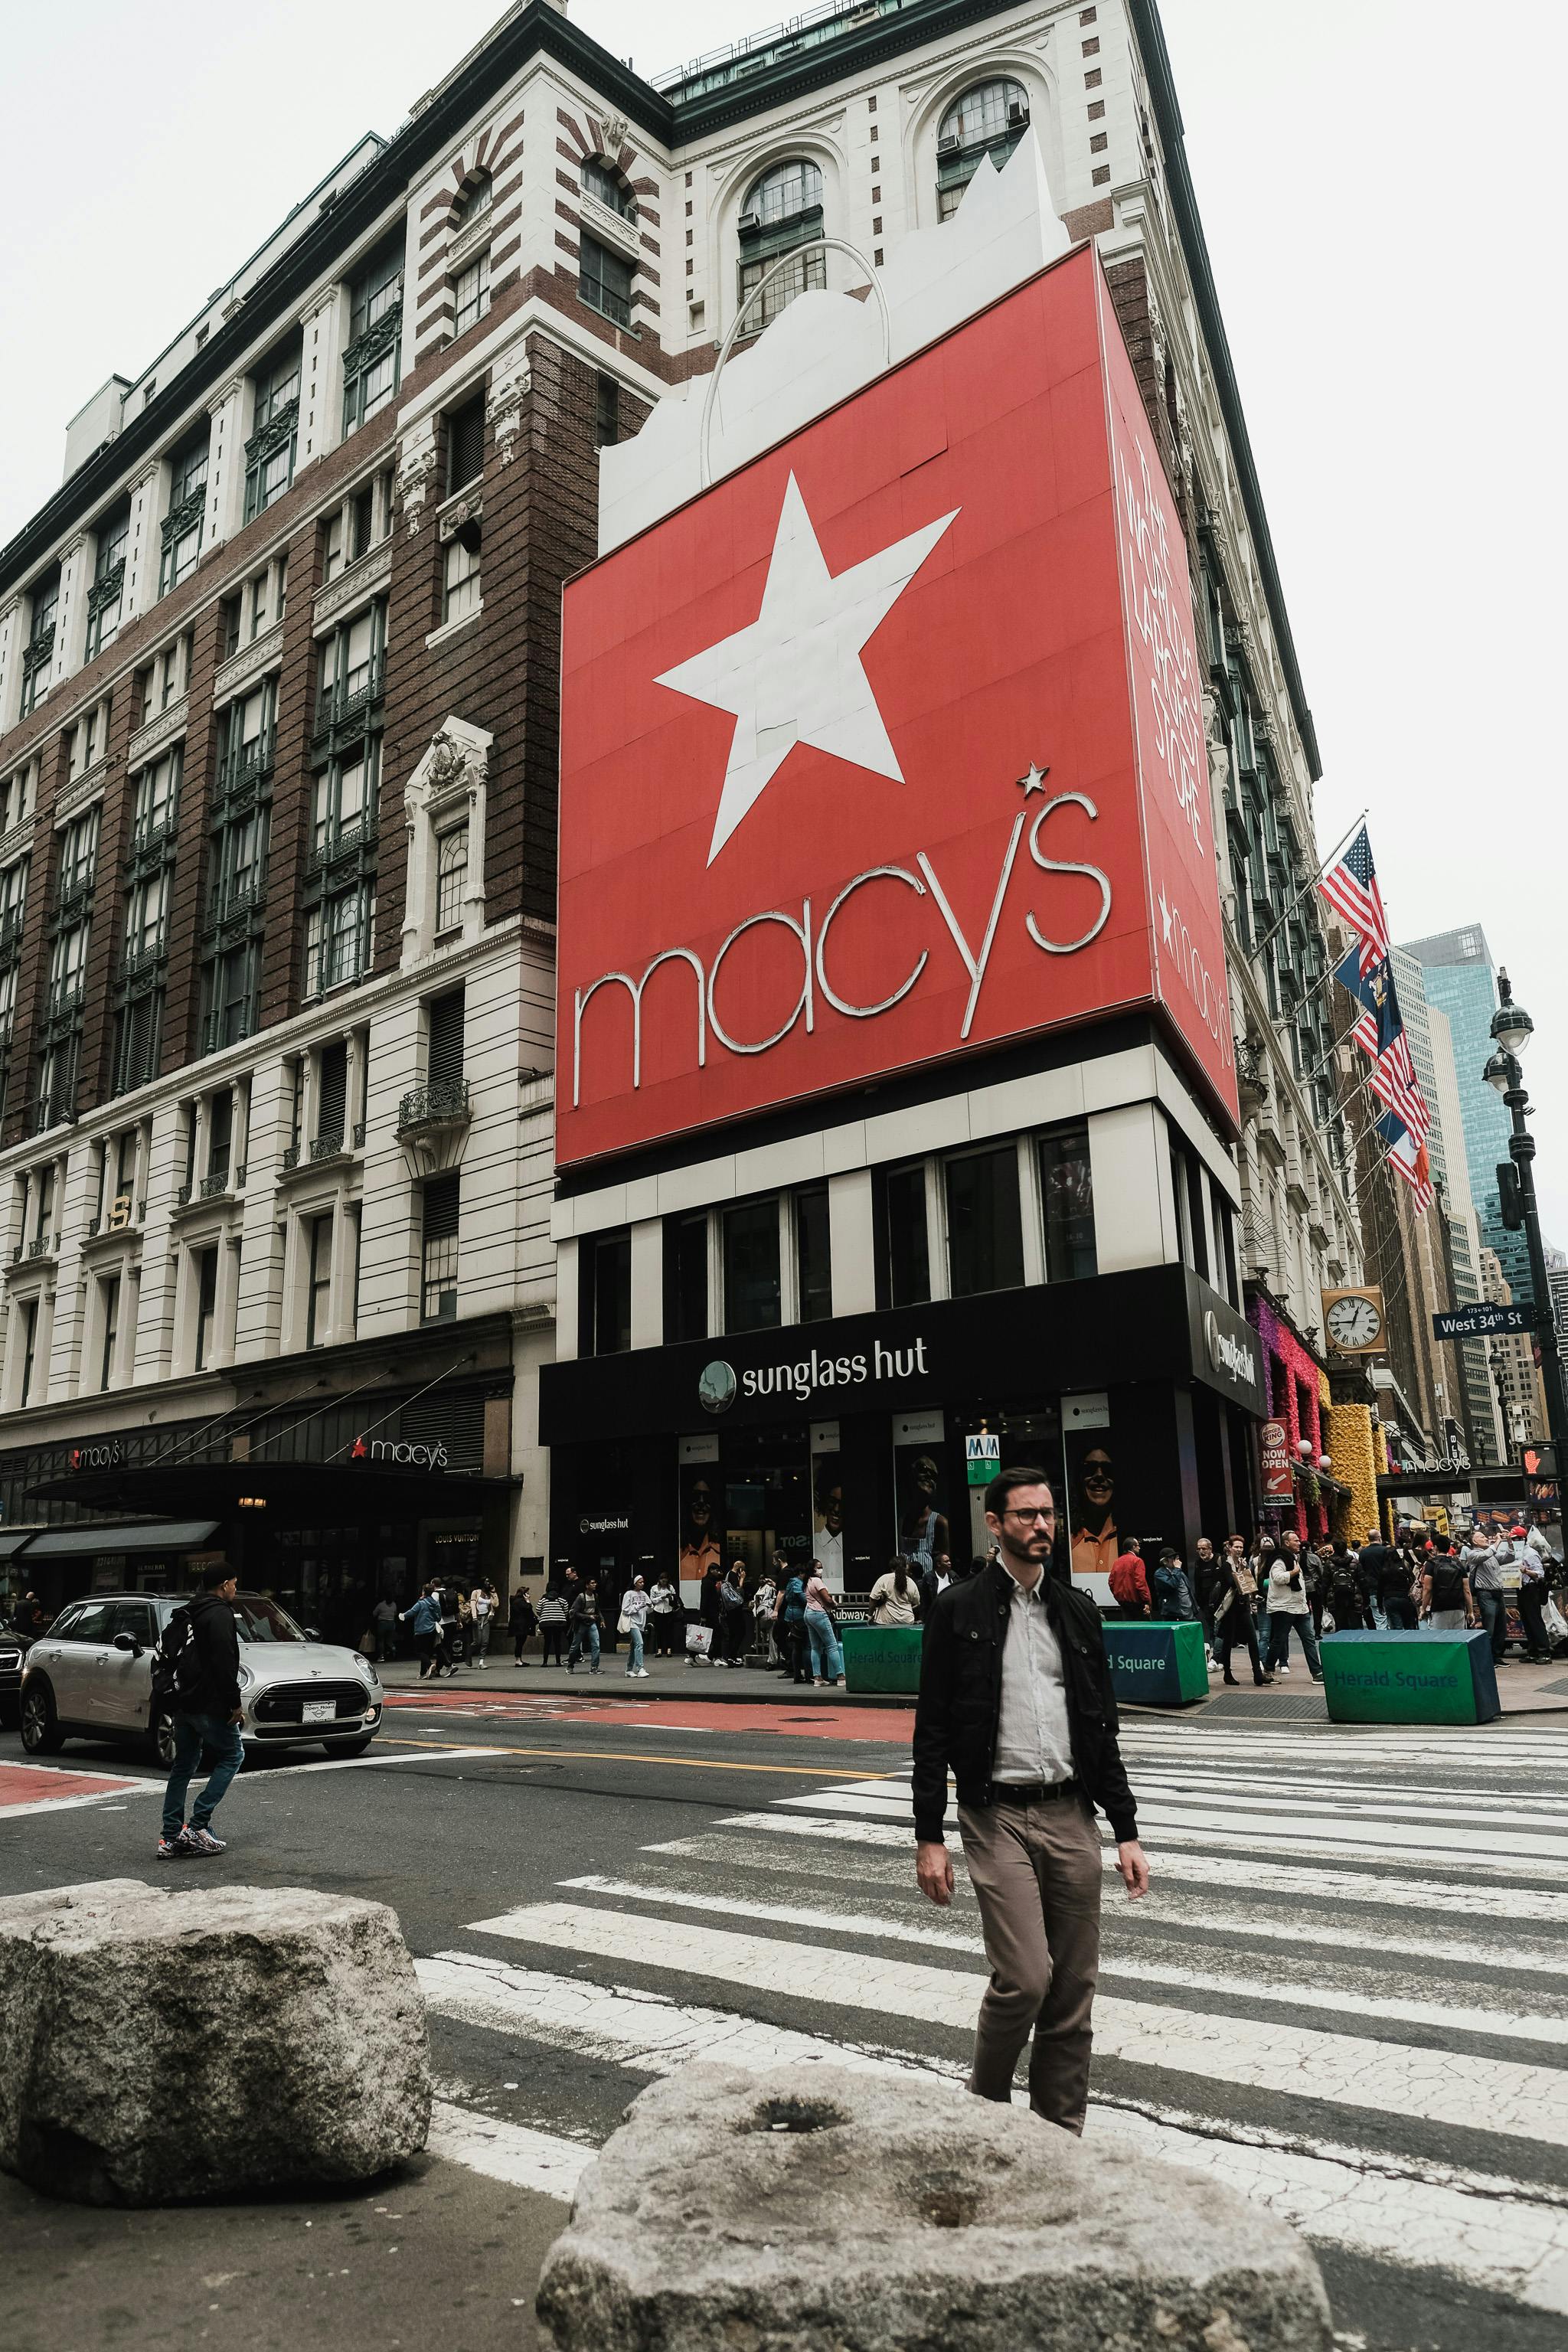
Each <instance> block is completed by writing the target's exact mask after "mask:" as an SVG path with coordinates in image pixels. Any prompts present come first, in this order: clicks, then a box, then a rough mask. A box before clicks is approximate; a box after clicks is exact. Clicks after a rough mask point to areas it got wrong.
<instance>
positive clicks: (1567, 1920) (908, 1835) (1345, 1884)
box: [642, 1812, 1568, 1926]
mask: <svg viewBox="0 0 1568 2352" xmlns="http://www.w3.org/2000/svg"><path fill="white" fill-rule="evenodd" d="M713 1827H714V1829H715V1830H765V1831H767V1832H768V1833H769V1834H770V1836H773V1837H802V1838H815V1839H817V1840H819V1841H820V1843H821V1845H822V1849H823V1852H824V1853H825V1854H826V1853H829V1852H830V1851H831V1849H832V1848H833V1846H835V1845H877V1846H881V1847H883V1848H884V1849H886V1850H888V1851H890V1852H894V1853H896V1852H898V1851H900V1849H901V1850H902V1851H903V1852H904V1853H907V1854H910V1857H911V1863H912V1856H913V1851H914V1833H913V1831H912V1829H898V1828H895V1827H893V1826H892V1825H891V1824H890V1823H886V1822H850V1821H827V1820H824V1819H819V1818H816V1817H814V1816H811V1815H807V1814H804V1813H773V1812H765V1813H726V1814H724V1815H723V1816H721V1819H720V1820H719V1821H717V1822H714V1824H713ZM694 1843H695V1842H694V1841H693V1840H691V1839H689V1838H675V1839H671V1840H669V1841H668V1843H665V1844H662V1845H648V1846H645V1847H644V1848H643V1849H642V1850H643V1852H644V1853H690V1852H691V1851H692V1850H693V1846H694ZM1216 1844H1226V1845H1229V1846H1231V1847H1232V1848H1234V1849H1235V1850H1236V1851H1237V1853H1243V1854H1246V1855H1247V1856H1248V1857H1249V1859H1247V1861H1244V1862H1233V1861H1232V1860H1230V1859H1229V1857H1228V1856H1227V1855H1226V1854H1223V1853H1215V1851H1214V1848H1215V1845H1216ZM1183 1846H1191V1847H1194V1849H1196V1851H1194V1852H1193V1853H1184V1852H1182V1851H1181V1850H1180V1849H1181V1848H1182V1847H1183ZM1276 1850H1278V1849H1276ZM1339 1851H1340V1849H1338V1848H1335V1847H1325V1846H1324V1845H1323V1843H1322V1842H1321V1840H1317V1841H1313V1842H1310V1843H1303V1844H1302V1845H1301V1847H1300V1852H1301V1853H1305V1854H1310V1855H1314V1856H1323V1855H1333V1854H1336V1853H1338V1852H1339ZM957 1858H958V1857H957V1852H956V1849H955V1850H954V1862H955V1864H956V1861H957ZM1346 1858H1347V1859H1349V1860H1351V1861H1354V1862H1362V1863H1364V1862H1366V1861H1369V1860H1370V1859H1371V1857H1370V1856H1369V1855H1368V1854H1366V1853H1363V1852H1361V1851H1355V1852H1353V1853H1352V1852H1347V1855H1346ZM1399 1859H1400V1860H1401V1861H1404V1860H1405V1859H1407V1857H1406V1856H1405V1855H1404V1854H1401V1855H1400V1857H1399ZM1105 1866H1106V1868H1107V1870H1114V1869H1115V1867H1116V1853H1115V1850H1114V1848H1113V1847H1110V1846H1108V1847H1107V1848H1106V1850H1105ZM1151 1867H1152V1870H1153V1873H1154V1895H1156V1896H1157V1895H1158V1894H1159V1890H1160V1887H1161V1885H1162V1884H1163V1882H1164V1881H1166V1880H1168V1879H1173V1880H1175V1881H1176V1882H1177V1884H1178V1885H1180V1884H1182V1883H1184V1882H1185V1883H1187V1884H1189V1885H1196V1886H1207V1887H1213V1888H1215V1889H1219V1888H1245V1890H1246V1891H1247V1894H1249V1895H1261V1894H1278V1895H1321V1896H1323V1897H1324V1898H1325V1899H1326V1900H1327V1901H1330V1902H1331V1903H1336V1904H1342V1903H1369V1904H1373V1905H1374V1906H1377V1907H1378V1908H1379V1909H1384V1908H1389V1909H1401V1910H1412V1911H1445V1912H1454V1913H1457V1914H1458V1915H1460V1916H1466V1917H1474V1918H1483V1919H1538V1920H1542V1921H1547V1922H1550V1923H1551V1924H1552V1925H1554V1926H1568V1895H1559V1894H1557V1893H1556V1892H1554V1891H1552V1890H1550V1889H1547V1888H1544V1887H1535V1886H1510V1885H1493V1884H1491V1883H1490V1882H1488V1883H1487V1884H1484V1885H1474V1886H1466V1885H1456V1884H1455V1883H1454V1882H1453V1881H1452V1880H1448V1881H1438V1880H1431V1879H1418V1878H1414V1877H1411V1878H1384V1877H1380V1876H1373V1874H1370V1873H1368V1872H1364V1871H1354V1870H1308V1869H1301V1868H1299V1867H1296V1866H1293V1865H1286V1864H1279V1863H1277V1862H1269V1861H1265V1860H1263V1859H1261V1858H1260V1857H1259V1856H1258V1854H1257V1853H1256V1852H1255V1850H1254V1848H1253V1847H1252V1846H1251V1845H1250V1844H1249V1843H1248V1842H1247V1840H1246V1839H1244V1838H1231V1839H1222V1840H1216V1839H1214V1838H1206V1839H1205V1838H1201V1837H1191V1838H1184V1837H1178V1838H1177V1840H1176V1843H1175V1844H1174V1845H1159V1844H1157V1845H1155V1846H1154V1848H1153V1851H1152V1855H1151ZM1463 1867H1464V1868H1466V1869H1467V1870H1478V1871H1480V1870H1482V1867H1483V1866H1482V1865H1479V1864H1476V1863H1473V1862H1470V1861H1467V1862H1466V1863H1465V1864H1463ZM1527 1875H1528V1874H1527Z"/></svg>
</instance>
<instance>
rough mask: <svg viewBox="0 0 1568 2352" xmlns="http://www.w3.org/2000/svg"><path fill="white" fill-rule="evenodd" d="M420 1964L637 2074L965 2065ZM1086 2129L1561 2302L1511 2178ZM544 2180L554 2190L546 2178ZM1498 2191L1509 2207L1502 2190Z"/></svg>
mask: <svg viewBox="0 0 1568 2352" xmlns="http://www.w3.org/2000/svg"><path fill="white" fill-rule="evenodd" d="M417 1969H418V1975H419V1979H420V1982H421V1985H422V1986H423V1988H424V1990H425V1995H426V2000H427V2002H428V2004H429V2006H430V2008H431V2009H432V2010H434V2011H436V2012H437V2014H440V2015H444V2016H449V2017H453V2018H455V2019H458V2020H459V2021H462V2022H463V2023H465V2024H468V2025H472V2026H477V2027H479V2028H481V2029H489V2030H491V2031H496V2032H502V2033H505V2034H508V2035H509V2036H514V2037H521V2038H528V2037H531V2036H537V2037H538V2038H540V2039H542V2041H544V2042H547V2043H548V2045H549V2046H550V2047H551V2048H552V2049H560V2048H561V2047H562V2046H563V2044H564V2045H565V2046H568V2047H570V2048H572V2049H573V2050H574V2051H576V2052H577V2053H580V2054H582V2055H584V2056H592V2057H594V2058H596V2059H599V2060H601V2061H608V2062H609V2063H613V2064H616V2065H620V2066H624V2067H626V2068H627V2069H628V2070H630V2071H632V2072H634V2073H638V2074H669V2073H672V2072H673V2071H674V2070H675V2068H676V2067H677V2066H679V2065H681V2064H683V2063H685V2062H686V2060H687V2059H688V2058H691V2057H708V2058H714V2059H717V2060H720V2061H721V2062H722V2063H726V2064H731V2065H738V2066H741V2067H742V2068H748V2069H750V2070H752V2071H753V2072H762V2071H763V2070H764V2069H766V2068H769V2067H772V2066H775V2065H795V2066H799V2065H810V2064H814V2063H828V2064H843V2065H847V2066H848V2067H849V2068H851V2069H852V2070H853V2071H855V2072H857V2073H861V2072H866V2073H875V2074H910V2073H917V2074H923V2075H926V2076H928V2077H929V2076H931V2075H934V2076H936V2077H938V2078H939V2079H941V2080H943V2081H945V2082H946V2083H948V2084H950V2086H951V2087H952V2090H953V2091H954V2092H955V2093H957V2092H958V2091H959V2089H960V2088H961V2085H962V2081H963V2074H964V2072H965V2069H963V2067H962V2066H956V2065H951V2064H944V2063H940V2062H936V2063H933V2062H932V2061H931V2060H929V2059H926V2060H922V2059H918V2058H916V2057H914V2056H912V2055H910V2054H909V2053H898V2052H891V2051H889V2052H885V2053H878V2052H875V2051H869V2050H867V2049H865V2048H862V2047H859V2046H858V2045H855V2044H848V2045H841V2044H839V2043H837V2042H823V2041H819V2040H817V2039H816V2037H814V2036H811V2035H807V2034H798V2033H791V2032H783V2031H780V2030H777V2029H774V2028H772V2027H759V2026H756V2025H755V2024H753V2023H752V2021H749V2020H745V2019H741V2018H737V2017H735V2016H733V2015H732V2014H731V2013H730V2012H728V2011H723V2010H716V2009H705V2008H700V2007H694V2006H690V2005H681V2004H678V2003H676V2002H674V2001H670V2000H665V1999H664V1998H663V1997H662V1996H659V1995H656V1994H647V1993H635V1992H630V1991H625V1990H620V1991H608V1992H606V1991H605V1990H604V1989H603V1988H600V1987H596V1986H593V1985H585V1984H584V1983H582V1982H581V1981H580V1980H577V1979H573V1978H570V1977H559V1976H551V1975H549V1974H547V1973H544V1972H542V1971H539V1970H534V1969H517V1968H510V1967H507V1966H504V1965H501V1964H498V1963H496V1962H494V1961H489V1960H481V1959H479V1958H475V1956H473V1955H471V1954H466V1953H462V1952H443V1953H439V1954H437V1955H436V1956H435V1957H434V1958H431V1959H426V1960H421V1961H419V1962H418V1963H417ZM483 2121H484V2124H485V2131H484V2132H483V2133H481V2132H479V2131H478V2130H477V2129H476V2128H475V2119H474V2118H472V2117H471V2116H468V2114H467V2113H466V2111H462V2110H459V2111H458V2114H457V2116H456V2117H455V2119H454V2120H453V2122H452V2123H451V2124H450V2125H449V2126H447V2130H448V2131H449V2132H450V2134H451V2137H450V2138H448V2139H445V2140H444V2144H443V2145H442V2146H441V2147H439V2148H438V2149H437V2152H438V2153H447V2150H448V2148H450V2149H451V2152H452V2153H453V2154H454V2156H455V2158H456V2160H457V2161H459V2162H476V2159H479V2158H482V2159H485V2161H480V2162H479V2163H478V2168H479V2169H486V2168H488V2164H489V2162H496V2161H500V2162H505V2161H507V2160H508V2158H507V2157H506V2155H504V2154H502V2153H500V2149H501V2147H502V2146H503V2142H502V2134H503V2133H504V2132H505V2131H507V2130H515V2129H517V2128H518V2127H517V2126H501V2127H497V2126H493V2125H490V2124H489V2119H483ZM1089 2131H1090V2132H1091V2133H1092V2134H1094V2135H1095V2136H1096V2137H1099V2136H1101V2135H1103V2134H1107V2133H1113V2134H1118V2135H1120V2136H1121V2137H1124V2138H1128V2139H1131V2140H1133V2141H1135V2142H1137V2143H1139V2144H1141V2145H1142V2146H1144V2147H1150V2148H1152V2149H1153V2150H1154V2151H1155V2152H1156V2153H1158V2154H1160V2155H1162V2156H1165V2157H1167V2158H1170V2159H1172V2160H1173V2161H1174V2162H1176V2163H1182V2164H1187V2165H1189V2166H1195V2167H1198V2168H1202V2169H1205V2170H1207V2171H1209V2172H1211V2173H1212V2174H1214V2175H1215V2177H1216V2178H1218V2179H1222V2180H1224V2181H1225V2182H1226V2184H1227V2186H1229V2187H1230V2188H1232V2189H1235V2190H1237V2192H1239V2193H1240V2194H1242V2195H1243V2196H1245V2197H1247V2200H1249V2201H1253V2200H1261V2201H1264V2202H1267V2203H1268V2205H1269V2206H1270V2207H1271V2208H1272V2209H1273V2210H1275V2211H1277V2212H1279V2213H1281V2214H1283V2215H1284V2216H1285V2217H1286V2218H1287V2219H1289V2220H1290V2221H1294V2222H1295V2223H1296V2224H1297V2225H1298V2226H1299V2227H1300V2229H1302V2230H1303V2231H1305V2232H1306V2234H1307V2235H1308V2236H1309V2237H1310V2238H1311V2239H1313V2240H1314V2241H1315V2242H1318V2243H1319V2244H1323V2245H1340V2246H1343V2247H1346V2248H1347V2249H1349V2250H1350V2251H1352V2252H1358V2253H1363V2254H1366V2255H1370V2256H1373V2257H1376V2258H1379V2259H1383V2260H1386V2261H1389V2262H1392V2263H1411V2264H1418V2265H1428V2264H1430V2265H1434V2266H1436V2267H1438V2268H1440V2269H1443V2270H1445V2271H1447V2272H1448V2273H1455V2274H1457V2275H1458V2276H1459V2277H1461V2278H1463V2279H1467V2280H1471V2281H1475V2282H1477V2283H1479V2284H1484V2285H1487V2286H1489V2287H1492V2288H1494V2289H1497V2290H1499V2291H1501V2292H1505V2293H1509V2294H1514V2295H1517V2296H1518V2297H1520V2298H1521V2300H1522V2301H1524V2302H1526V2303H1529V2304H1531V2305H1534V2306H1535V2307H1536V2308H1539V2309H1542V2310H1546V2311H1551V2312H1561V2311H1563V2310H1564V2309H1568V2211H1565V2210H1563V2208H1562V2207H1561V2206H1553V2205H1551V2204H1547V2203H1541V2202H1537V2201H1535V2200H1532V2199H1531V2195H1530V2192H1529V2190H1528V2189H1525V2188H1523V2187H1522V2186H1521V2184H1518V2183H1516V2182H1513V2181H1509V2180H1504V2179H1500V2178H1498V2177H1496V2176H1489V2175H1478V2174H1474V2173H1468V2174H1466V2173H1456V2172H1455V2171H1454V2170H1453V2169H1452V2168H1443V2177H1442V2178H1439V2179H1436V2180H1428V2179H1419V2178H1416V2179H1407V2178H1401V2177H1399V2176H1398V2175H1397V2174H1395V2173H1394V2172H1393V2171H1392V2170H1391V2169H1390V2159H1389V2158H1387V2157H1386V2156H1381V2155H1377V2154H1373V2153H1371V2152H1367V2151H1363V2150H1358V2149H1355V2148H1353V2147H1338V2146H1334V2145H1332V2144H1330V2143H1324V2142H1321V2141H1315V2140H1313V2139H1311V2138H1310V2137H1300V2136H1296V2137H1293V2138H1292V2140H1291V2142H1290V2144H1289V2147H1279V2146H1278V2145H1272V2144H1270V2141H1269V2137H1268V2136H1267V2135H1262V2134H1257V2133H1248V2134H1244V2135H1238V2136H1237V2137H1208V2136H1205V2133H1204V2127H1203V2122H1202V2119H1200V2118H1195V2117H1192V2116H1181V2115H1180V2114H1179V2113H1178V2112H1177V2111H1173V2110H1170V2109H1156V2110H1155V2111H1154V2113H1153V2114H1152V2115H1151V2114H1147V2113H1139V2112H1132V2111H1129V2109H1128V2108H1127V2107H1125V2106H1124V2105H1101V2104H1100V2102H1098V2101H1091V2103H1090V2108H1089ZM490 2135H493V2137H490ZM529 2137H530V2138H531V2139H537V2138H546V2137H547V2136H546V2135H529ZM433 2144H434V2142H433ZM554 2145H555V2146H558V2147H560V2148H561V2150H562V2155H561V2158H560V2160H561V2162H562V2163H563V2165H565V2164H569V2163H570V2162H572V2161H574V2158H575V2154H576V2153H581V2155H582V2156H583V2157H584V2158H586V2157H587V2156H588V2155H589V2154H591V2153H592V2151H590V2150H586V2149H584V2150H581V2151H577V2149H576V2144H575V2143H573V2142H567V2143H559V2144H554ZM459 2149H460V2150H461V2151H462V2152H461V2153H458V2150H459ZM567 2150H571V2151H573V2154H570V2155H569V2154H567V2153H565V2151H567ZM552 2153H553V2150H552ZM529 2160H530V2151H529V2150H527V2149H522V2150H520V2151H519V2158H518V2162H519V2168H520V2169H521V2168H523V2167H524V2166H525V2165H526V2164H527V2163H528V2162H529ZM542 2169H543V2168H542ZM525 2185H528V2186H535V2185H542V2181H540V2182H535V2181H530V2182H527V2183H525ZM545 2193H546V2194H552V2193H554V2192H553V2191H552V2190H550V2189H548V2188H547V2189H545ZM1505 2196H1506V2197H1507V2198H1508V2200H1509V2201H1508V2203H1507V2205H1506V2207H1505V2206H1504V2205H1503V2204H1502V2203H1501V2202H1500V2199H1501V2198H1503V2197H1505ZM1505 2215H1506V2221H1504V2216H1505Z"/></svg>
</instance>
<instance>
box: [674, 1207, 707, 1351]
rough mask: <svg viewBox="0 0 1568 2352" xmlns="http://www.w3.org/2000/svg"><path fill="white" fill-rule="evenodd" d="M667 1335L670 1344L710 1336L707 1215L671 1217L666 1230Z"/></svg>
mask: <svg viewBox="0 0 1568 2352" xmlns="http://www.w3.org/2000/svg"><path fill="white" fill-rule="evenodd" d="M664 1250H665V1260H664V1279H665V1314H664V1319H665V1333H666V1337H667V1338H668V1339H670V1340H671V1341H675V1340H680V1339H706V1338H707V1336H708V1212H707V1210H706V1209H704V1210H703V1211H701V1213H700V1214H699V1215H697V1216H695V1217H669V1218H667V1219H666V1221H665V1227H664Z"/></svg>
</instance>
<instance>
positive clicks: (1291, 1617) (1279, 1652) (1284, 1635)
mask: <svg viewBox="0 0 1568 2352" xmlns="http://www.w3.org/2000/svg"><path fill="white" fill-rule="evenodd" d="M1292 1626H1294V1627H1295V1629H1296V1631H1297V1633H1299V1634H1300V1637H1301V1647H1302V1648H1303V1650H1305V1652H1306V1653H1307V1664H1308V1666H1309V1667H1310V1670H1311V1672H1312V1673H1313V1674H1314V1675H1321V1673H1322V1671H1323V1662H1322V1659H1321V1657H1320V1656H1319V1654H1318V1637H1317V1635H1316V1633H1313V1631H1312V1612H1311V1611H1310V1609H1303V1610H1302V1611H1301V1612H1300V1614H1299V1615H1298V1614H1297V1612H1295V1611H1294V1610H1289V1609H1276V1610H1274V1611H1273V1612H1272V1613H1271V1614H1270V1616H1269V1620H1268V1664H1269V1665H1270V1667H1274V1666H1282V1665H1283V1664H1285V1661H1286V1654H1287V1653H1288V1652H1289V1647H1290V1628H1291V1627H1292Z"/></svg>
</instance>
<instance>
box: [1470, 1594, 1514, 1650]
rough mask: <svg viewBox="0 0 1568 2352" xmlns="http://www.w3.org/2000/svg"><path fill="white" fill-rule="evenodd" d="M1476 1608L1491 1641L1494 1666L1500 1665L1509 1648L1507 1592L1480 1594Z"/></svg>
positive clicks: (1477, 1597)
mask: <svg viewBox="0 0 1568 2352" xmlns="http://www.w3.org/2000/svg"><path fill="white" fill-rule="evenodd" d="M1476 1607H1477V1608H1478V1609H1479V1611H1480V1612H1481V1623H1482V1624H1483V1625H1484V1626H1485V1627H1486V1629H1487V1632H1488V1633H1489V1636H1490V1639H1491V1645H1492V1664H1494V1665H1497V1664H1500V1662H1501V1659H1502V1655H1503V1653H1504V1651H1505V1650H1506V1649H1507V1648H1508V1595H1507V1593H1506V1592H1478V1593H1477V1595H1476Z"/></svg>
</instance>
